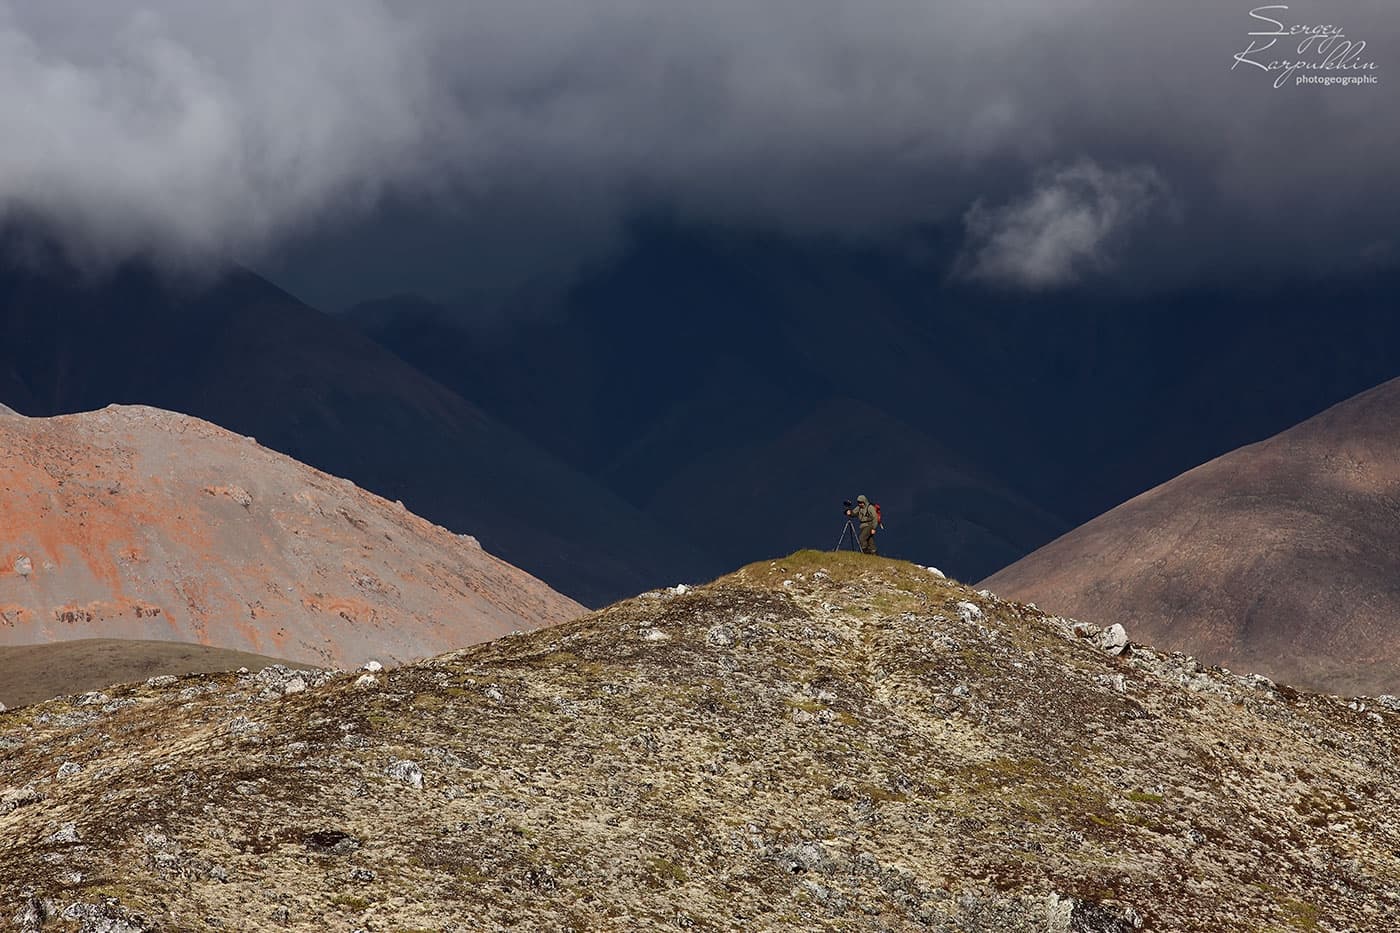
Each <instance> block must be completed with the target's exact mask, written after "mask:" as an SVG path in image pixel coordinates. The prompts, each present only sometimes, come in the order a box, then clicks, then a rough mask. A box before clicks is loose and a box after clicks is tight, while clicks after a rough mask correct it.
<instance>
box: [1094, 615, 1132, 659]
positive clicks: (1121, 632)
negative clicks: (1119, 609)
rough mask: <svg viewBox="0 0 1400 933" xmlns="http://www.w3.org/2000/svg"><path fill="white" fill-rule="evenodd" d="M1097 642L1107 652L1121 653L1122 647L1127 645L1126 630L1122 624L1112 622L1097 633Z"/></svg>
mask: <svg viewBox="0 0 1400 933" xmlns="http://www.w3.org/2000/svg"><path fill="white" fill-rule="evenodd" d="M1097 644H1098V646H1099V647H1100V648H1102V649H1103V650H1104V651H1107V652H1108V653H1109V654H1122V653H1123V649H1124V648H1126V647H1128V632H1127V630H1126V629H1124V628H1123V626H1122V625H1120V624H1118V623H1117V622H1114V623H1113V624H1112V625H1110V626H1109V627H1108V628H1106V629H1104V630H1103V631H1102V632H1100V633H1099V637H1098V639H1097Z"/></svg>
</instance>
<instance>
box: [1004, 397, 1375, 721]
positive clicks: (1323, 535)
mask: <svg viewBox="0 0 1400 933" xmlns="http://www.w3.org/2000/svg"><path fill="white" fill-rule="evenodd" d="M984 585H985V586H988V587H990V588H991V589H993V590H994V591H995V592H996V593H998V594H999V595H1001V596H1005V597H1012V598H1015V599H1019V600H1026V601H1034V602H1035V603H1036V604H1037V605H1039V606H1041V607H1043V608H1045V609H1047V610H1052V611H1055V612H1059V613H1064V614H1066V615H1073V616H1075V617H1077V618H1083V619H1086V620H1090V621H1093V620H1099V621H1104V620H1109V619H1121V620H1124V621H1125V622H1128V623H1130V624H1131V627H1132V632H1133V635H1134V637H1135V638H1136V637H1141V638H1143V639H1144V640H1147V641H1151V642H1152V643H1154V644H1158V645H1161V646H1163V647H1167V648H1172V649H1177V650H1182V651H1187V652H1190V653H1192V654H1195V655H1198V656H1199V657H1201V658H1203V659H1205V660H1209V661H1212V662H1215V663H1218V664H1225V665H1228V666H1230V667H1232V668H1238V669H1243V670H1253V671H1258V672H1260V673H1264V674H1267V675H1269V676H1271V677H1275V678H1279V679H1284V680H1288V681H1290V682H1293V683H1299V684H1304V685H1307V686H1310V687H1313V688H1316V689H1326V690H1330V691H1334V692H1338V693H1357V692H1361V693H1372V694H1376V693H1392V694H1393V693H1396V692H1400V621H1397V620H1400V380H1395V381H1392V382H1388V383H1386V384H1385V385H1382V386H1379V387H1377V388H1375V389H1372V390H1371V391H1369V392H1365V393H1363V394H1362V395H1359V396H1357V397H1356V398H1353V399H1351V400H1349V401H1347V402H1344V403H1342V404H1340V405H1337V406H1335V407H1333V408H1330V409H1328V410H1327V411H1326V412H1324V413H1322V414H1320V415H1318V416H1316V417H1315V418H1312V419H1310V420H1308V421H1306V422H1304V423H1303V424H1301V425H1298V426H1297V427H1295V428H1293V429H1291V430H1289V431H1285V432H1284V433H1282V434H1279V435H1277V436H1276V437H1272V438H1270V439H1268V440H1266V441H1263V442H1261V443H1258V444H1254V445H1251V446H1249V447H1245V448H1242V449H1240V450H1237V451H1234V452H1233V453H1230V454H1227V455H1226V456H1223V457H1220V458H1219V459H1217V460H1213V461H1211V462H1210V463H1207V464H1205V465H1204V466H1201V467H1198V468H1196V469H1194V470H1191V471H1190V472H1188V473H1185V474H1183V475H1182V476H1179V477H1177V478H1176V479H1173V480H1172V481H1171V482H1169V483H1166V484H1164V485H1162V486H1159V487H1157V488H1156V489H1153V490H1151V491H1149V492H1146V493H1144V494H1143V495H1141V496H1138V497H1137V498H1135V499H1133V500H1132V501H1130V502H1127V503H1125V504H1123V505H1121V506H1119V507H1118V508H1116V509H1113V510H1112V511H1110V512H1108V513H1107V514H1105V515H1102V516H1100V517H1099V518H1097V519H1095V520H1094V521H1092V522H1090V523H1089V524H1087V525H1085V526H1083V527H1082V528H1078V529H1076V530H1075V531H1073V532H1071V533H1070V534H1068V535H1065V536H1064V537H1063V538H1060V539H1059V540H1057V541H1055V542H1054V543H1052V544H1050V545H1047V546H1046V547H1044V548H1041V549H1040V550H1039V551H1036V552H1035V553H1034V554H1032V555H1030V556H1029V557H1027V558H1025V559H1024V560H1022V561H1020V562H1018V563H1017V564H1015V565H1013V566H1011V567H1008V568H1006V569H1005V570H1003V571H1001V572H1000V573H998V574H996V575H994V576H993V577H991V578H990V579H988V580H986V581H985V582H984Z"/></svg>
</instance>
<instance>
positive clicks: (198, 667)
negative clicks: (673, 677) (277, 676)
mask: <svg viewBox="0 0 1400 933" xmlns="http://www.w3.org/2000/svg"><path fill="white" fill-rule="evenodd" d="M290 663H291V662H288V661H282V660H279V659H277V658H269V657H265V656H263V655H260V654H250V653H249V652H246V651H231V650H229V649H228V648H211V647H209V646H207V645H192V644H189V643H188V642H180V641H141V640H139V639H118V638H80V639H77V640H75V641H61V642H54V643H52V644H47V645H20V646H18V647H14V648H0V704H4V705H6V706H11V707H14V706H24V705H26V704H29V703H38V702H40V701H41V700H47V699H50V698H52V697H56V696H63V695H67V694H77V693H86V692H88V691H90V690H100V689H101V688H103V687H106V686H109V685H111V684H121V683H133V682H135V681H138V680H147V679H149V678H151V677H162V676H165V677H170V676H180V675H182V674H210V673H215V672H218V671H236V670H238V669H239V668H240V667H246V668H249V669H251V670H255V671H256V670H262V669H263V668H265V667H271V666H272V665H274V664H281V665H283V666H284V667H285V666H288V665H289V664H290Z"/></svg>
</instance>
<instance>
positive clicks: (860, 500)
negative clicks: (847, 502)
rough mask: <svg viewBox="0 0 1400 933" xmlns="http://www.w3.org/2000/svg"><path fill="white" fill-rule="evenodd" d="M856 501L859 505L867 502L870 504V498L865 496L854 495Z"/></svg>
mask: <svg viewBox="0 0 1400 933" xmlns="http://www.w3.org/2000/svg"><path fill="white" fill-rule="evenodd" d="M856 501H857V502H859V503H860V504H861V505H869V504H870V500H869V499H867V498H865V496H856Z"/></svg>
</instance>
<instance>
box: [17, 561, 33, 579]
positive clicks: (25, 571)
mask: <svg viewBox="0 0 1400 933" xmlns="http://www.w3.org/2000/svg"><path fill="white" fill-rule="evenodd" d="M33 572H34V562H33V561H32V560H30V559H29V558H28V557H16V558H15V573H17V574H19V575H20V576H21V577H27V576H29V575H30V574H31V573H33Z"/></svg>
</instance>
